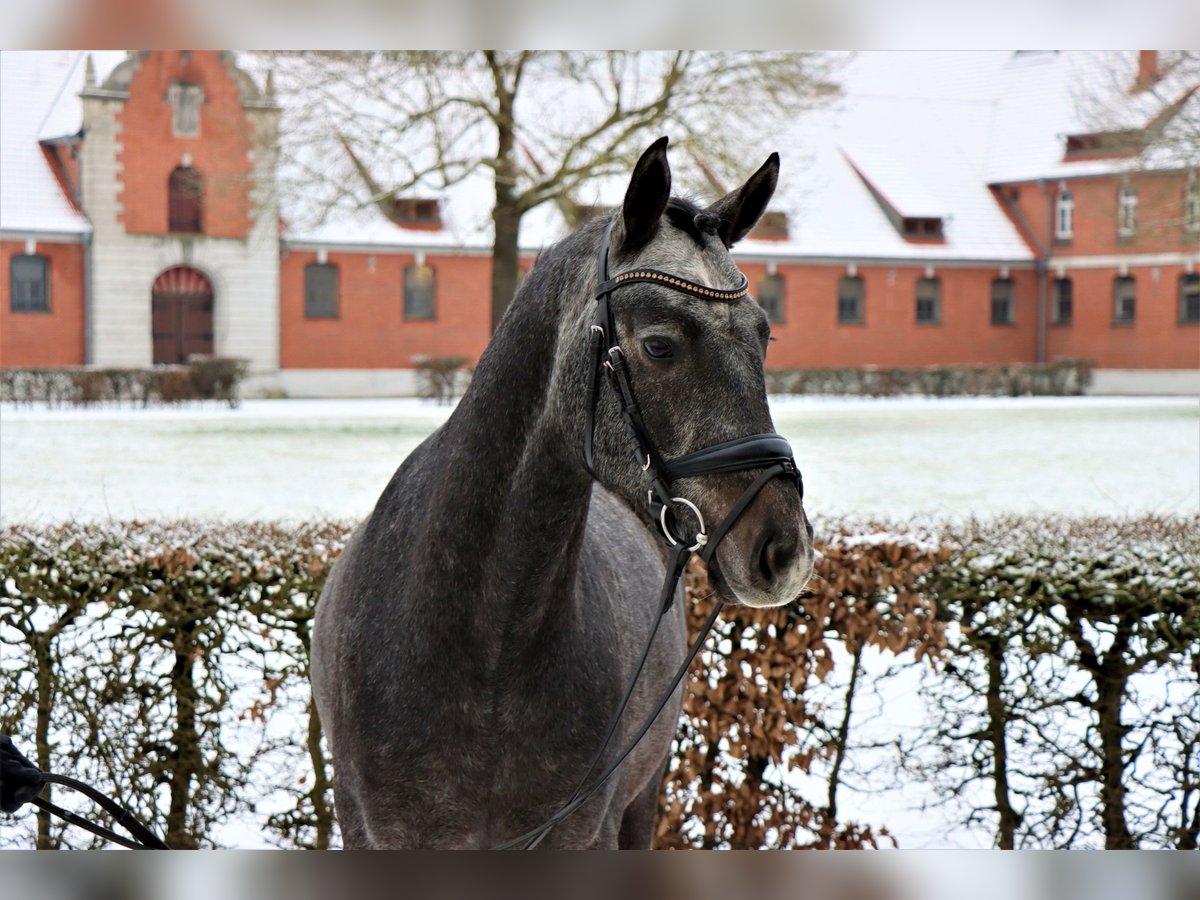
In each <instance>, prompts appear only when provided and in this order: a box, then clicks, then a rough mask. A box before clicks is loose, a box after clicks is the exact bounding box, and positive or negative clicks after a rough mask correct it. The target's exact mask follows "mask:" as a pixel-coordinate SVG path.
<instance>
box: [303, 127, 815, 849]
mask: <svg viewBox="0 0 1200 900" xmlns="http://www.w3.org/2000/svg"><path fill="white" fill-rule="evenodd" d="M666 143H667V142H666V139H665V138H664V139H662V140H660V141H658V142H656V143H655V144H654V145H653V146H651V147H650V148H649V149H648V150H647V151H646V153H645V154H644V155H643V156H642V158H641V160H640V161H639V163H638V165H637V167H636V169H635V170H634V173H633V177H632V179H631V181H630V184H629V188H628V191H627V193H626V195H625V201H624V205H623V208H622V209H621V210H620V211H619V212H618V213H616V214H615V216H616V219H617V221H616V222H615V223H614V228H613V237H612V251H611V257H610V259H611V263H612V265H614V266H615V267H616V268H614V271H619V270H620V269H621V268H629V267H631V266H638V267H653V268H656V269H661V270H665V271H668V272H671V273H674V274H677V275H680V276H682V277H684V278H687V279H689V280H692V281H695V282H699V283H701V284H704V285H709V286H712V287H716V288H729V287H731V286H736V283H737V282H738V281H739V280H740V279H739V275H738V272H737V269H736V267H735V266H734V263H733V260H732V259H731V258H730V255H729V247H730V246H731V245H732V244H733V243H734V242H735V241H737V240H739V239H740V238H742V237H744V236H745V235H746V233H747V232H749V230H750V229H751V228H752V227H753V226H754V223H755V222H756V221H757V220H758V218H759V216H760V215H761V214H762V212H763V210H764V208H765V207H766V205H767V201H768V200H769V199H770V197H771V195H772V193H773V192H774V189H775V181H776V177H777V173H778V168H779V159H778V156H776V155H772V157H771V158H770V159H769V160H768V161H767V163H766V164H765V165H764V166H763V167H762V168H761V169H759V170H758V172H756V173H755V174H754V175H753V176H752V177H751V178H750V180H749V181H747V182H746V184H745V185H743V186H742V187H741V188H740V189H738V190H736V191H734V192H733V193H731V194H729V195H728V196H726V197H724V198H723V199H721V200H719V201H718V202H717V203H715V204H713V205H712V206H710V207H708V208H707V209H702V208H700V207H698V206H695V205H694V204H692V203H690V202H688V201H685V200H680V199H674V198H671V197H670V186H671V172H670V168H669V167H668V165H667V158H666ZM606 225H607V222H605V221H600V220H596V221H592V222H589V223H587V224H585V225H584V226H582V227H581V228H580V229H579V230H578V231H576V232H575V233H574V234H572V235H570V236H569V237H567V238H565V239H564V240H562V241H560V242H559V243H557V244H555V245H554V246H553V247H551V248H550V249H549V250H547V251H546V252H544V253H543V254H542V255H541V257H540V258H539V260H538V262H537V265H536V266H534V268H533V270H532V271H531V272H530V273H529V276H528V277H527V278H526V279H525V282H524V284H523V285H522V286H521V289H520V292H519V293H518V294H517V296H516V298H515V299H514V300H513V303H512V306H511V308H510V309H509V310H508V312H507V313H506V315H505V316H504V319H503V321H501V323H500V325H499V327H498V328H497V330H496V334H495V337H494V338H493V339H492V342H491V344H490V345H489V346H488V348H487V350H486V351H485V352H484V354H483V357H482V358H481V359H480V362H479V367H478V368H477V369H476V370H475V377H474V380H473V382H472V384H471V387H470V389H469V390H468V391H467V392H466V395H465V396H464V397H463V399H462V401H461V403H460V404H459V406H458V408H457V409H456V410H455V412H454V414H453V415H452V416H451V417H450V419H449V420H448V421H447V422H446V424H445V425H443V426H442V427H441V428H440V429H439V430H438V431H436V432H435V433H434V434H432V435H431V436H430V437H429V438H428V439H427V440H426V441H425V442H424V443H423V444H421V446H420V447H418V448H417V449H416V450H415V451H413V453H412V454H411V455H410V456H409V457H408V458H407V459H406V460H405V461H404V463H403V464H402V465H401V466H400V468H399V469H398V470H397V472H396V474H395V475H394V476H393V477H392V480H391V483H390V484H389V485H388V486H387V489H386V490H385V491H384V492H383V495H382V496H381V497H380V499H379V502H378V503H377V504H376V506H375V510H374V512H373V513H372V514H371V517H370V518H369V519H367V521H366V522H364V523H363V524H362V525H361V526H360V527H359V528H358V529H357V530H356V531H355V532H354V534H353V536H352V537H351V538H350V540H349V542H348V543H347V545H346V549H345V552H344V553H343V554H342V556H341V558H340V559H339V560H338V562H337V564H336V565H335V566H334V568H333V572H332V573H331V575H330V577H329V581H328V583H327V584H326V586H325V590H324V593H323V594H322V595H321V600H320V604H319V606H318V608H317V618H316V627H315V635H314V641H313V662H312V680H313V688H314V692H315V695H316V701H317V707H318V710H319V712H320V717H321V721H322V722H323V723H324V726H325V730H326V734H327V735H328V736H329V741H330V744H331V747H332V751H333V756H334V760H335V779H334V785H335V797H336V802H337V812H338V818H339V820H340V822H341V826H342V833H343V836H344V840H345V844H346V846H347V847H488V846H493V845H496V844H499V843H501V842H503V841H505V840H506V839H509V838H512V837H514V836H515V835H518V834H521V833H522V832H525V831H527V830H529V829H530V828H533V827H535V826H537V825H538V824H539V823H541V822H542V821H543V820H544V819H546V818H547V817H548V816H550V815H551V814H553V813H554V812H555V810H556V809H557V808H558V807H559V806H560V804H562V803H563V802H564V801H565V800H567V799H568V797H569V796H570V795H571V792H572V790H573V789H574V787H575V785H576V783H577V782H578V780H579V779H580V777H581V776H582V775H583V773H584V771H585V770H586V768H587V765H588V763H589V761H590V759H591V756H592V754H593V753H594V752H595V751H596V749H597V748H598V746H599V744H600V739H601V737H602V734H603V731H604V728H605V725H606V724H607V721H608V718H609V716H610V714H611V712H612V711H613V709H614V708H615V707H616V705H617V702H618V700H619V698H620V696H621V693H622V691H623V689H624V687H625V685H626V684H627V682H628V681H629V678H630V675H631V673H632V670H633V667H634V665H635V662H636V657H637V655H638V653H639V651H640V648H641V645H642V643H643V642H644V641H645V639H646V637H647V635H648V634H649V629H650V628H651V626H652V623H653V621H654V619H655V618H656V617H657V615H658V610H657V609H656V608H655V604H656V600H657V595H658V593H659V591H660V590H661V585H662V581H663V578H664V550H663V548H662V546H661V543H660V542H659V541H658V540H657V539H656V538H655V536H654V535H653V534H652V531H651V523H650V522H649V520H648V517H647V516H646V514H645V513H639V512H635V511H634V510H641V509H643V507H644V503H645V501H644V496H645V486H644V484H643V478H642V471H641V469H640V467H639V466H638V465H637V462H636V460H635V459H634V454H633V452H632V451H631V449H630V445H629V443H628V438H627V435H626V432H625V428H624V425H623V424H622V422H621V420H620V418H619V413H618V407H617V402H616V400H615V397H614V395H613V392H612V391H610V390H608V389H607V386H605V388H604V391H603V393H602V395H601V399H600V403H599V406H598V411H597V414H596V432H595V434H596V444H595V446H596V451H595V453H596V471H597V478H598V482H597V481H593V479H592V477H591V476H590V475H589V474H588V471H587V469H586V467H585V465H584V460H583V453H582V438H583V431H584V423H585V405H586V404H585V390H586V385H587V381H588V337H587V334H588V326H589V323H590V322H591V317H592V314H593V304H594V302H595V301H594V300H593V296H594V291H595V288H596V284H597V265H596V254H597V248H598V245H599V241H600V237H601V233H602V231H603V229H604V228H605V226H606ZM613 309H614V312H615V317H616V321H617V328H618V332H619V333H618V337H619V340H620V344H621V346H622V347H623V348H624V349H625V353H626V356H627V359H628V364H629V368H630V373H631V379H632V384H633V385H634V388H635V390H636V392H637V398H638V401H639V403H640V404H641V408H642V413H643V416H644V419H645V423H646V426H647V428H648V430H649V433H650V435H651V436H652V437H653V439H654V441H655V444H656V446H657V447H658V449H659V451H660V452H661V453H662V454H663V455H664V456H672V457H674V456H679V455H682V454H685V453H688V452H690V451H692V450H695V449H698V448H702V447H706V446H709V445H712V444H714V443H718V442H721V441H725V440H730V439H733V438H737V437H741V436H743V435H751V434H759V433H764V432H770V431H772V430H773V429H772V427H771V416H770V412H769V411H768V408H767V399H766V391H765V388H764V379H763V355H764V353H765V351H766V346H767V339H768V336H769V327H768V324H767V319H766V316H765V315H764V314H763V312H762V310H761V309H760V308H759V307H758V305H757V304H755V303H752V302H743V303H706V302H702V301H697V300H696V299H692V298H689V297H687V296H685V295H682V294H679V293H676V292H673V291H670V290H668V289H666V288H664V287H661V286H659V285H655V284H638V285H636V286H630V287H627V288H624V289H623V290H622V291H621V292H619V293H618V294H615V295H614V298H613ZM754 474H755V473H753V472H738V473H729V474H720V475H709V476H703V477H693V478H683V479H679V480H677V481H676V482H675V483H673V484H672V491H673V492H674V493H676V494H679V495H682V496H684V497H686V498H688V499H689V500H691V501H692V502H693V503H695V504H696V505H697V506H698V507H699V508H700V510H701V511H702V512H703V514H704V516H705V518H706V520H707V521H709V522H715V521H719V520H720V519H721V518H722V517H723V516H724V515H725V512H726V510H728V509H729V507H730V506H731V505H732V504H733V503H734V502H736V500H737V499H738V497H739V496H740V495H741V493H742V491H743V490H745V489H746V487H747V485H748V484H750V482H751V481H752V480H753V479H754ZM806 529H807V522H806V520H805V518H804V512H803V509H802V506H801V503H800V500H799V496H798V493H797V491H796V489H795V486H794V485H793V484H792V483H791V482H790V481H788V480H787V479H782V478H775V479H773V480H772V481H771V482H770V483H768V484H767V485H766V486H765V487H764V488H763V489H762V491H761V492H760V493H759V494H758V495H757V497H756V498H755V499H754V501H753V502H752V503H751V504H750V506H749V507H748V508H747V510H746V512H745V513H744V514H743V515H742V516H741V517H740V518H739V519H738V520H737V523H736V524H735V525H734V527H733V528H732V530H731V531H730V532H729V534H728V536H727V537H726V539H725V540H724V541H723V542H722V543H721V544H720V545H719V548H718V551H717V554H716V557H715V558H714V560H713V564H712V565H711V566H710V572H711V575H712V579H713V583H714V584H715V585H716V588H717V590H718V591H719V592H720V593H721V594H722V596H723V597H725V598H726V599H727V600H733V601H740V602H743V603H746V604H749V605H752V606H769V605H776V604H781V603H786V602H788V601H790V600H793V599H794V598H795V597H796V596H797V595H798V594H799V593H800V592H801V591H802V589H803V588H804V586H805V584H806V583H807V581H808V578H809V575H810V573H811V571H812V549H811V544H810V539H809V535H808V532H807V530H806ZM684 645H685V631H684V621H683V608H682V603H680V602H676V604H675V606H674V609H673V612H672V613H670V614H668V621H665V622H664V623H663V625H662V628H661V630H660V633H659V636H658V638H657V640H656V645H655V649H654V651H653V653H652V655H651V657H650V660H649V662H648V663H647V666H646V671H645V672H644V674H643V676H642V679H641V681H640V682H639V685H638V688H637V690H636V691H635V693H634V695H633V698H632V700H631V702H630V705H629V708H628V709H627V711H626V713H625V716H624V717H623V720H622V726H621V728H619V729H618V731H617V735H616V738H615V739H614V741H613V743H612V745H611V747H610V749H609V751H608V758H609V759H611V758H615V754H616V753H617V752H618V751H619V750H620V748H622V747H623V746H624V745H625V744H626V743H627V741H628V739H629V737H630V735H631V733H632V732H633V731H634V729H636V727H637V726H638V725H639V724H640V723H641V721H642V720H643V719H644V718H645V717H646V716H647V715H648V714H649V713H650V711H651V710H652V709H653V707H654V703H655V702H656V700H657V699H658V696H659V695H660V694H661V692H662V691H663V690H665V687H666V685H668V684H669V682H670V675H671V673H672V672H673V671H674V669H675V668H676V666H677V665H679V663H680V662H681V661H682V659H683V656H684V650H685V646H684ZM680 696H681V695H680V694H678V693H677V694H676V696H675V697H674V698H673V701H672V704H671V705H669V706H668V709H667V712H665V713H664V714H663V715H661V716H659V718H658V720H657V722H656V724H655V727H654V728H653V729H652V730H651V731H650V732H649V733H648V734H647V735H646V737H645V738H644V740H643V741H642V742H641V744H639V746H638V748H637V749H636V750H635V751H634V753H633V754H632V755H631V756H630V757H629V758H628V759H627V760H626V762H625V764H624V765H623V766H622V767H621V768H620V769H619V770H618V772H617V774H616V775H615V776H614V777H613V778H612V779H611V780H610V781H609V782H608V784H607V785H606V786H605V788H604V789H603V790H602V791H601V792H599V793H598V794H597V795H596V796H594V797H593V798H592V799H591V800H589V801H588V803H587V804H585V805H584V806H583V807H582V808H581V809H580V810H579V811H578V812H577V813H575V815H573V816H572V817H571V818H569V819H567V820H566V821H565V822H564V823H563V824H561V825H559V826H558V827H557V828H556V829H555V830H554V831H552V832H551V833H550V834H549V837H548V838H547V840H546V841H545V842H544V843H543V846H551V847H554V846H557V847H618V846H619V847H648V846H649V845H650V841H651V837H652V834H653V826H654V818H655V812H656V804H657V795H658V788H659V782H660V779H661V777H662V774H663V771H664V765H665V762H666V758H667V754H668V751H669V748H670V742H671V738H672V735H673V733H674V730H675V725H676V722H677V719H678V711H679V703H680Z"/></svg>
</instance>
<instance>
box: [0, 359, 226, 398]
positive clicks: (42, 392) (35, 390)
mask: <svg viewBox="0 0 1200 900" xmlns="http://www.w3.org/2000/svg"><path fill="white" fill-rule="evenodd" d="M247 368H248V363H247V362H246V360H244V359H232V358H225V357H206V358H198V359H194V360H192V361H191V362H189V363H188V364H187V365H184V366H154V367H152V368H148V369H136V368H102V367H93V366H63V367H61V368H53V369H0V401H8V402H12V403H25V404H31V405H32V404H34V403H45V404H46V406H47V407H55V406H94V405H96V404H100V403H113V404H118V405H128V406H149V405H150V404H151V403H182V402H184V401H188V400H219V401H223V402H225V403H228V404H229V405H230V406H237V405H238V385H239V384H240V383H241V381H242V379H243V378H245V377H246V372H247Z"/></svg>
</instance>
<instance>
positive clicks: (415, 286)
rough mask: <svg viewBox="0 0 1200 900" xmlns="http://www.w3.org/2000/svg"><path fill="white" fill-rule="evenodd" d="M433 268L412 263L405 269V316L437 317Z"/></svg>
mask: <svg viewBox="0 0 1200 900" xmlns="http://www.w3.org/2000/svg"><path fill="white" fill-rule="evenodd" d="M434 287H435V284H434V278H433V269H432V268H430V267H429V266H425V265H411V266H408V267H407V268H405V270H404V318H406V319H433V318H436V308H435V306H434V302H433V301H434Z"/></svg>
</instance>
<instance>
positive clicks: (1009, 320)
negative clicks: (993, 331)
mask: <svg viewBox="0 0 1200 900" xmlns="http://www.w3.org/2000/svg"><path fill="white" fill-rule="evenodd" d="M1001 286H1005V287H1006V288H1007V294H1008V296H1007V297H997V295H996V289H997V288H998V287H1001ZM1016 298H1017V291H1016V287H1015V286H1014V285H1013V280H1012V279H1011V278H993V279H992V289H991V304H990V305H991V320H992V325H994V326H1002V325H1016V324H1017V300H1016ZM997 300H1003V301H1004V310H1005V314H1004V316H1003V317H1001V318H997V316H996V311H997V308H998V307H997V305H996V303H997Z"/></svg>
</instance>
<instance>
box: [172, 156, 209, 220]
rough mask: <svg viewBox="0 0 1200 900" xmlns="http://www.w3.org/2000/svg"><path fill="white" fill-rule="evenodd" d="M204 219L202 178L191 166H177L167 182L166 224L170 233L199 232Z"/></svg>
mask: <svg viewBox="0 0 1200 900" xmlns="http://www.w3.org/2000/svg"><path fill="white" fill-rule="evenodd" d="M203 220H204V179H203V177H202V176H201V175H200V172H199V171H198V170H196V169H193V168H192V167H191V166H177V167H176V168H175V170H174V171H173V172H172V173H171V178H170V180H169V181H168V182H167V225H168V228H169V230H170V231H171V232H172V233H182V234H200V233H201V232H202V231H203V230H204V228H203V224H204V223H203Z"/></svg>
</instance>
